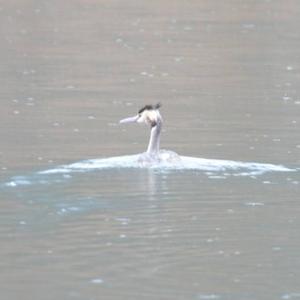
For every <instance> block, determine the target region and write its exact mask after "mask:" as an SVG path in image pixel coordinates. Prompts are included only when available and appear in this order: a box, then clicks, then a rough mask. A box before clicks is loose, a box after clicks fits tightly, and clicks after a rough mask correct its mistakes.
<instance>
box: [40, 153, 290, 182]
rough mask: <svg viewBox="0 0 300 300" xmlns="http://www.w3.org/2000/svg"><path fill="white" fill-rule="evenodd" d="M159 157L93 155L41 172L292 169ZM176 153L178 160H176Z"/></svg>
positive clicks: (254, 172) (247, 172) (168, 155)
mask: <svg viewBox="0 0 300 300" xmlns="http://www.w3.org/2000/svg"><path fill="white" fill-rule="evenodd" d="M159 157H160V160H155V162H153V161H151V157H150V158H149V157H148V156H147V153H143V154H136V155H127V156H116V157H110V158H103V159H90V160H84V161H80V162H77V163H74V164H70V165H62V166H59V167H57V168H53V169H49V170H45V171H41V172H39V174H41V175H42V174H60V173H62V174H68V173H72V172H88V171H96V170H105V169H112V168H119V169H121V168H122V169H126V168H139V169H142V168H149V169H154V170H161V171H167V170H169V171H171V170H198V171H210V172H218V173H219V172H221V173H223V172H229V173H232V174H235V175H240V176H242V175H244V176H247V175H248V176H249V175H259V174H263V173H266V172H291V171H294V169H290V168H287V167H284V166H281V165H273V164H262V163H252V162H239V161H232V160H218V159H205V158H195V157H189V156H180V157H177V154H176V153H175V152H171V151H165V150H161V151H160V154H159ZM174 157H175V159H176V160H175V161H174Z"/></svg>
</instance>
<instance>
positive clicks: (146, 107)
mask: <svg viewBox="0 0 300 300" xmlns="http://www.w3.org/2000/svg"><path fill="white" fill-rule="evenodd" d="M160 107H161V104H160V103H157V104H156V105H145V106H144V107H143V108H141V109H140V110H139V114H141V113H142V112H143V111H145V110H155V109H159V108H160Z"/></svg>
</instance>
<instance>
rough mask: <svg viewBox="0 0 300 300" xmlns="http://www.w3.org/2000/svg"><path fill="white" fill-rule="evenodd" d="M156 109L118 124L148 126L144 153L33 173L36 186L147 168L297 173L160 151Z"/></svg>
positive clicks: (241, 173) (18, 182)
mask: <svg viewBox="0 0 300 300" xmlns="http://www.w3.org/2000/svg"><path fill="white" fill-rule="evenodd" d="M159 107H160V105H156V106H151V105H146V106H145V107H143V108H142V109H141V110H140V111H139V112H138V115H136V116H134V117H130V118H126V119H123V120H121V121H120V123H129V122H137V123H146V124H148V125H150V127H151V134H150V140H149V144H148V148H147V151H146V152H145V153H142V154H136V155H125V156H118V157H110V158H102V159H90V160H84V161H80V162H76V163H73V164H69V165H62V166H58V167H57V168H53V169H49V170H44V171H40V172H38V173H36V174H35V177H39V179H38V180H37V181H38V182H39V183H45V182H47V181H48V180H46V179H45V177H47V176H51V175H53V174H62V175H63V176H64V177H65V178H68V176H69V175H68V174H69V173H73V172H89V171H96V170H105V169H128V168H135V169H143V168H147V169H154V170H157V171H161V172H165V171H172V170H195V171H207V172H216V173H219V174H220V173H221V174H222V173H223V174H225V173H226V175H227V176H229V175H233V176H254V175H261V174H264V173H266V172H292V171H297V169H290V168H287V167H285V166H281V165H274V164H264V163H254V162H240V161H231V160H218V159H205V158H196V157H189V156H179V155H178V154H177V153H175V152H173V151H168V150H160V149H159V142H160V132H161V128H162V117H161V115H160V113H159V110H158V109H159ZM44 179H45V180H44ZM48 179H49V178H48ZM52 182H53V181H52ZM26 184H30V180H28V178H25V177H18V178H17V179H15V180H13V181H11V182H9V183H7V185H8V186H17V185H26Z"/></svg>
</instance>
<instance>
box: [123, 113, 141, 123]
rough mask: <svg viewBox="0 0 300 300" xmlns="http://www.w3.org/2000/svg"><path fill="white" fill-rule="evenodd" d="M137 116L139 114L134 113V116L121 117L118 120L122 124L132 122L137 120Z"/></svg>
mask: <svg viewBox="0 0 300 300" xmlns="http://www.w3.org/2000/svg"><path fill="white" fill-rule="evenodd" d="M138 118H139V115H136V116H134V117H130V118H126V119H122V120H121V121H120V123H121V124H123V123H134V122H137V120H138Z"/></svg>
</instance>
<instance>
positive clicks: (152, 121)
mask: <svg viewBox="0 0 300 300" xmlns="http://www.w3.org/2000/svg"><path fill="white" fill-rule="evenodd" d="M160 107H161V105H160V103H158V104H156V105H145V106H144V107H143V108H141V109H140V110H139V111H138V114H137V115H136V116H134V117H130V118H125V119H122V120H121V121H120V123H132V122H134V123H145V124H147V125H150V127H151V133H150V140H149V144H148V148H147V151H146V152H145V153H142V154H141V155H140V158H139V162H140V163H142V164H144V163H145V164H148V163H150V164H151V163H157V162H162V161H166V162H179V161H180V156H179V155H178V154H176V153H175V152H173V151H167V150H160V148H159V145H160V133H161V129H162V123H163V119H162V117H161V114H160V112H159V108H160Z"/></svg>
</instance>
